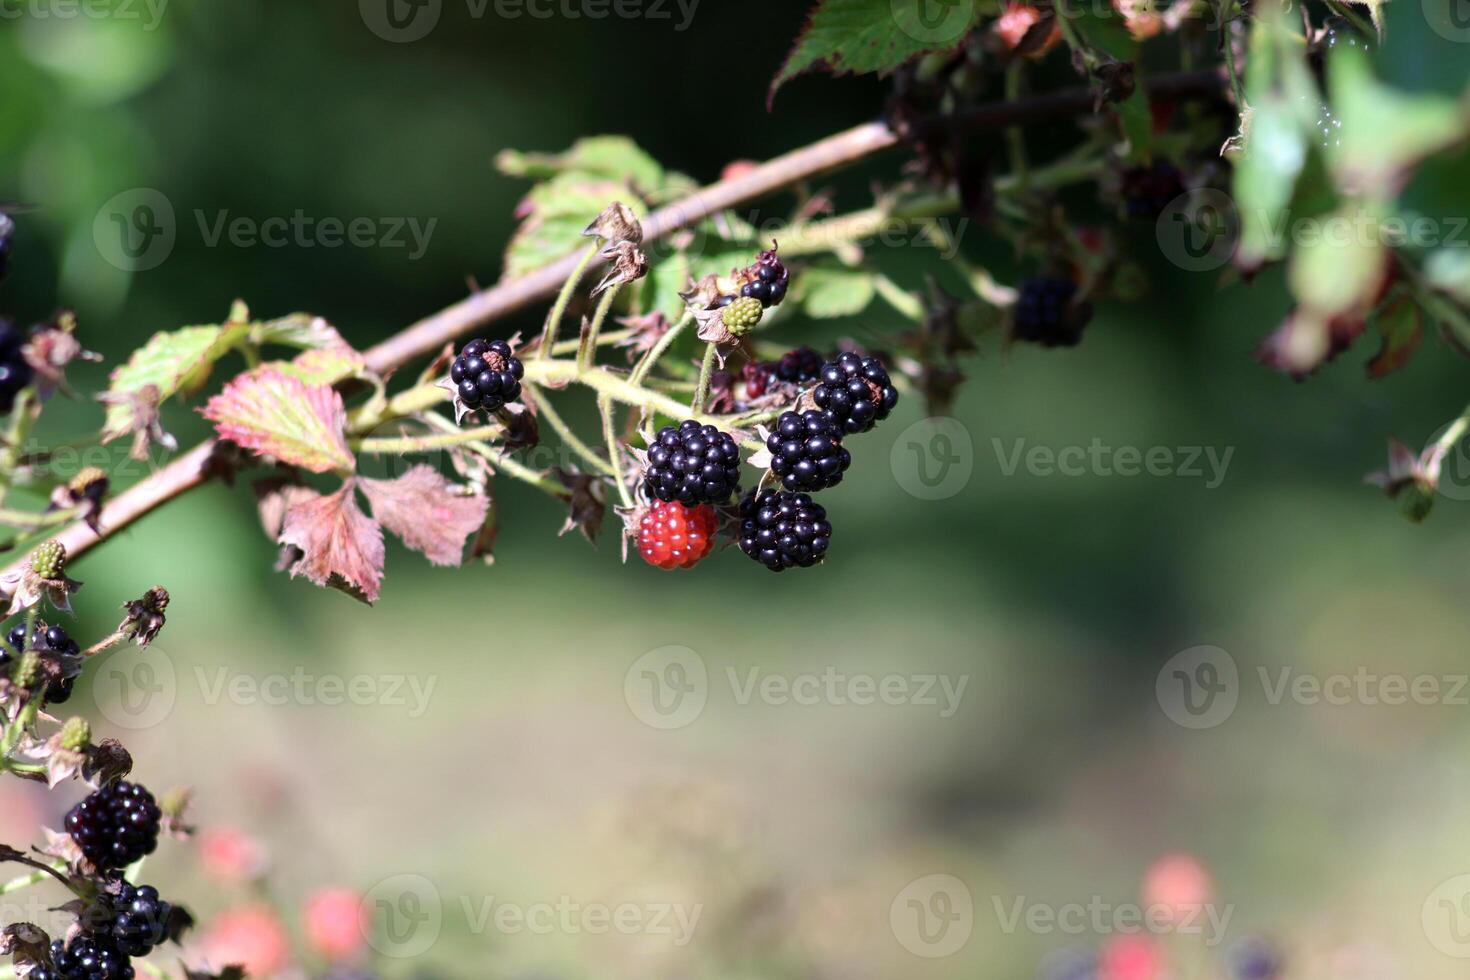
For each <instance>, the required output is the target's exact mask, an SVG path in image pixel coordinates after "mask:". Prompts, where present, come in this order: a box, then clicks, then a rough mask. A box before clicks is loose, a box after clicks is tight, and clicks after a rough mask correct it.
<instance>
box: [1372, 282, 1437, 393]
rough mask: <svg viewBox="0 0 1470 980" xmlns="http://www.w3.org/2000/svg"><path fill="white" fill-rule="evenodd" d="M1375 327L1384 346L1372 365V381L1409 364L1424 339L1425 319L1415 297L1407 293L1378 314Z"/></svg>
mask: <svg viewBox="0 0 1470 980" xmlns="http://www.w3.org/2000/svg"><path fill="white" fill-rule="evenodd" d="M1373 325H1374V326H1375V327H1377V328H1378V333H1379V335H1380V336H1381V337H1382V338H1383V344H1382V345H1381V346H1380V347H1379V348H1378V353H1377V354H1375V355H1374V356H1373V360H1371V361H1369V362H1368V377H1370V378H1381V377H1383V376H1385V375H1388V374H1392V373H1393V372H1394V371H1397V370H1398V369H1399V368H1401V367H1403V366H1404V365H1405V364H1406V363H1408V360H1409V357H1410V356H1411V355H1413V353H1414V351H1415V350H1417V349H1418V347H1419V342H1420V341H1422V340H1423V339H1424V318H1423V315H1422V314H1421V313H1420V311H1419V304H1418V303H1416V302H1414V297H1413V296H1412V295H1411V294H1409V293H1407V292H1405V293H1404V294H1403V295H1402V296H1401V297H1400V298H1399V299H1398V300H1396V301H1394V302H1391V303H1389V304H1388V305H1386V306H1384V307H1382V308H1380V309H1379V310H1378V312H1377V313H1376V314H1374V316H1373Z"/></svg>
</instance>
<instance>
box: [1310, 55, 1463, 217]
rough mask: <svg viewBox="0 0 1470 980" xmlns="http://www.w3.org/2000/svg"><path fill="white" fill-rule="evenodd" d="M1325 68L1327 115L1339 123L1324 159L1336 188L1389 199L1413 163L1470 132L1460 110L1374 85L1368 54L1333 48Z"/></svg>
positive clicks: (1450, 102) (1439, 98) (1439, 99)
mask: <svg viewBox="0 0 1470 980" xmlns="http://www.w3.org/2000/svg"><path fill="white" fill-rule="evenodd" d="M1328 68H1329V78H1330V79H1331V83H1332V84H1331V95H1332V107H1333V111H1334V113H1335V114H1336V115H1337V117H1338V118H1339V119H1340V120H1341V121H1342V127H1341V130H1340V137H1339V138H1338V139H1336V140H1334V141H1333V142H1332V143H1331V145H1330V146H1329V147H1328V156H1329V159H1330V160H1331V161H1332V168H1333V171H1334V173H1336V174H1337V177H1338V183H1339V184H1340V185H1343V186H1348V187H1351V188H1353V190H1355V191H1357V192H1359V193H1369V194H1375V195H1377V196H1381V197H1392V196H1394V195H1396V194H1397V193H1398V189H1399V186H1400V185H1401V184H1402V183H1403V181H1404V179H1405V177H1406V176H1407V172H1408V170H1409V169H1410V168H1412V167H1413V166H1414V165H1415V164H1416V163H1418V162H1419V161H1420V160H1422V159H1424V158H1425V157H1427V156H1429V155H1430V154H1432V153H1434V152H1436V151H1438V150H1441V149H1444V148H1445V147H1448V146H1451V145H1453V144H1454V143H1457V142H1459V141H1460V140H1463V139H1464V138H1465V137H1466V134H1467V133H1470V109H1467V108H1466V106H1464V105H1462V104H1460V103H1458V102H1456V101H1455V100H1454V99H1451V98H1449V97H1447V96H1443V95H1435V94H1413V95H1410V94H1407V93H1402V92H1396V91H1394V90H1392V89H1390V88H1387V87H1385V86H1383V85H1381V84H1379V82H1378V80H1377V79H1375V78H1374V77H1373V70H1372V66H1371V65H1370V63H1369V61H1368V56H1367V55H1366V54H1364V53H1363V52H1362V51H1359V50H1357V49H1356V48H1340V49H1338V50H1335V51H1334V52H1333V54H1332V61H1331V64H1330V65H1329V66H1328Z"/></svg>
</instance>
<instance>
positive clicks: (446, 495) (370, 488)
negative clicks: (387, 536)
mask: <svg viewBox="0 0 1470 980" xmlns="http://www.w3.org/2000/svg"><path fill="white" fill-rule="evenodd" d="M360 482H361V485H362V492H363V493H364V494H366V495H367V498H368V501H369V502H370V503H371V504H372V505H373V516H374V517H376V518H377V519H378V520H379V521H381V522H382V523H383V525H384V526H385V527H386V528H388V530H390V531H392V532H393V533H394V534H396V535H398V537H400V538H402V539H403V543H404V544H406V545H408V546H409V547H410V548H412V549H414V550H415V551H421V552H423V553H424V555H425V556H426V557H427V558H428V559H429V561H431V562H433V563H434V564H436V565H458V564H459V563H460V562H461V561H463V559H464V541H465V538H466V537H468V536H469V535H471V534H473V533H474V532H475V531H477V530H479V529H480V526H481V525H482V524H484V523H485V511H486V508H488V507H489V505H490V502H489V500H488V499H486V498H485V497H481V496H465V495H464V494H461V493H456V492H455V487H454V485H453V484H451V483H450V482H449V481H448V480H446V479H444V477H442V476H440V475H439V474H438V473H437V472H436V471H435V470H434V469H433V468H432V467H428V466H424V465H423V464H419V465H418V466H415V467H414V468H413V469H411V470H409V471H408V472H407V473H405V474H403V475H402V476H400V477H399V478H398V479H396V480H369V479H363V480H361V481H360Z"/></svg>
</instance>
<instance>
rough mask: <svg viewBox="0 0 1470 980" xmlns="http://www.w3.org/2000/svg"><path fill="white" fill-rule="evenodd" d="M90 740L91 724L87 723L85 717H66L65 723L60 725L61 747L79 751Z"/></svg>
mask: <svg viewBox="0 0 1470 980" xmlns="http://www.w3.org/2000/svg"><path fill="white" fill-rule="evenodd" d="M91 741H92V726H91V725H89V724H87V719H85V718H80V717H74V718H68V719H67V720H66V724H64V725H62V726H61V747H62V748H64V749H70V750H71V751H73V752H80V751H81V750H82V749H85V748H86V747H87V745H88V743H90V742H91Z"/></svg>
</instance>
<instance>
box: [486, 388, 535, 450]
mask: <svg viewBox="0 0 1470 980" xmlns="http://www.w3.org/2000/svg"><path fill="white" fill-rule="evenodd" d="M495 417H496V418H497V419H498V420H499V421H500V424H501V425H503V426H505V435H504V437H503V438H504V440H505V441H504V443H503V444H502V446H501V454H502V455H504V454H506V453H513V452H515V451H516V450H517V449H530V448H533V447H535V446H538V445H540V444H541V426H540V424H539V423H537V421H536V409H535V406H534V404H533V403H532V402H531V401H529V400H525V401H521V402H513V403H511V404H509V405H506V406H504V407H503V408H501V410H500V411H498V412H496V413H495Z"/></svg>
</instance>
